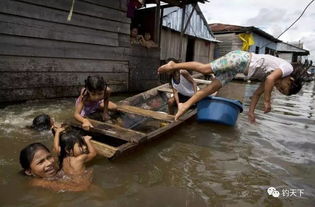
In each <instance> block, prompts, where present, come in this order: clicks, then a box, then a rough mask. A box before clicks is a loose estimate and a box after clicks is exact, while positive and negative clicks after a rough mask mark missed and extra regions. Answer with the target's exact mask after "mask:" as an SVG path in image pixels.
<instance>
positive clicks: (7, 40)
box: [0, 0, 130, 102]
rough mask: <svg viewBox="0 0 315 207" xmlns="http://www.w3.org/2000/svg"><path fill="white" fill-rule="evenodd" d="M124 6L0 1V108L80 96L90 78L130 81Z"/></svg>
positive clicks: (116, 85)
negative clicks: (72, 10) (40, 100)
mask: <svg viewBox="0 0 315 207" xmlns="http://www.w3.org/2000/svg"><path fill="white" fill-rule="evenodd" d="M126 2H127V0H106V1H104V0H76V1H75V6H74V12H73V16H72V20H71V21H69V22H68V21H67V16H68V14H69V10H70V7H71V3H72V0H45V1H43V0H1V1H0V45H1V46H0V73H1V76H0V102H10V101H18V100H28V99H38V98H54V97H65V96H76V95H78V91H79V88H80V87H82V85H83V83H84V80H85V79H86V77H87V76H88V75H93V74H98V75H102V76H104V78H105V79H106V80H107V81H108V83H109V84H110V86H111V88H112V89H113V91H126V90H127V89H128V81H129V61H130V43H129V34H130V19H129V18H127V17H126V9H127V8H126Z"/></svg>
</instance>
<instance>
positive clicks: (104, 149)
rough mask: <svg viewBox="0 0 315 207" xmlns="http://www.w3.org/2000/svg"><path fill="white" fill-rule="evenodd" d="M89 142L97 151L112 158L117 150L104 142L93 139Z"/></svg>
mask: <svg viewBox="0 0 315 207" xmlns="http://www.w3.org/2000/svg"><path fill="white" fill-rule="evenodd" d="M91 142H92V144H93V146H94V147H95V149H96V151H97V153H98V154H100V155H103V156H105V157H107V158H112V157H113V156H114V155H115V154H116V152H117V150H118V149H117V148H116V147H112V146H110V145H107V144H104V143H101V142H98V141H95V140H91Z"/></svg>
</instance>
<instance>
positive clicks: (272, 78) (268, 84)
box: [264, 69, 282, 113]
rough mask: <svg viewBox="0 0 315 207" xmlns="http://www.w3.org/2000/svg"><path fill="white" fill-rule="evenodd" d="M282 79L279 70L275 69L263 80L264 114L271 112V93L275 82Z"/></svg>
mask: <svg viewBox="0 0 315 207" xmlns="http://www.w3.org/2000/svg"><path fill="white" fill-rule="evenodd" d="M281 77H282V71H281V69H275V70H274V71H273V72H272V73H271V74H270V75H268V76H267V78H266V80H265V87H264V90H265V91H264V113H268V112H270V111H271V92H272V89H273V87H274V85H275V82H276V81H277V80H279V79H280V78H281Z"/></svg>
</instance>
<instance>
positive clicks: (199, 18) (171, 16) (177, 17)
mask: <svg viewBox="0 0 315 207" xmlns="http://www.w3.org/2000/svg"><path fill="white" fill-rule="evenodd" d="M192 10H193V6H192V5H187V6H186V11H185V20H184V21H185V22H184V23H185V25H186V22H187V20H188V18H189V16H190V13H191V11H192ZM183 11H184V10H183V9H182V8H180V7H169V8H165V9H164V12H163V22H162V25H163V26H164V27H167V28H170V29H172V30H175V31H178V32H181V26H182V14H183ZM185 34H186V35H190V36H193V37H198V38H201V39H205V40H208V41H212V42H218V40H216V39H215V37H214V35H213V34H212V32H211V30H210V28H209V27H208V24H207V21H206V19H205V18H204V16H203V14H202V12H201V10H200V8H199V6H198V4H197V5H196V9H195V11H194V13H193V15H192V17H191V19H190V21H189V23H188V27H187V29H186V31H185Z"/></svg>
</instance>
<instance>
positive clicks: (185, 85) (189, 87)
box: [167, 59, 198, 114]
mask: <svg viewBox="0 0 315 207" xmlns="http://www.w3.org/2000/svg"><path fill="white" fill-rule="evenodd" d="M169 61H174V62H177V60H175V59H169V60H168V62H169ZM170 85H171V87H172V89H173V94H174V96H173V97H171V98H170V99H168V102H167V103H168V111H169V113H170V114H174V106H175V104H177V106H178V108H179V105H180V104H182V103H183V102H186V101H187V100H188V99H190V97H192V96H193V95H194V94H195V93H196V92H197V89H198V88H197V83H196V82H195V81H194V79H193V78H192V77H191V75H190V74H189V73H188V72H187V70H175V71H171V73H170Z"/></svg>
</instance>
